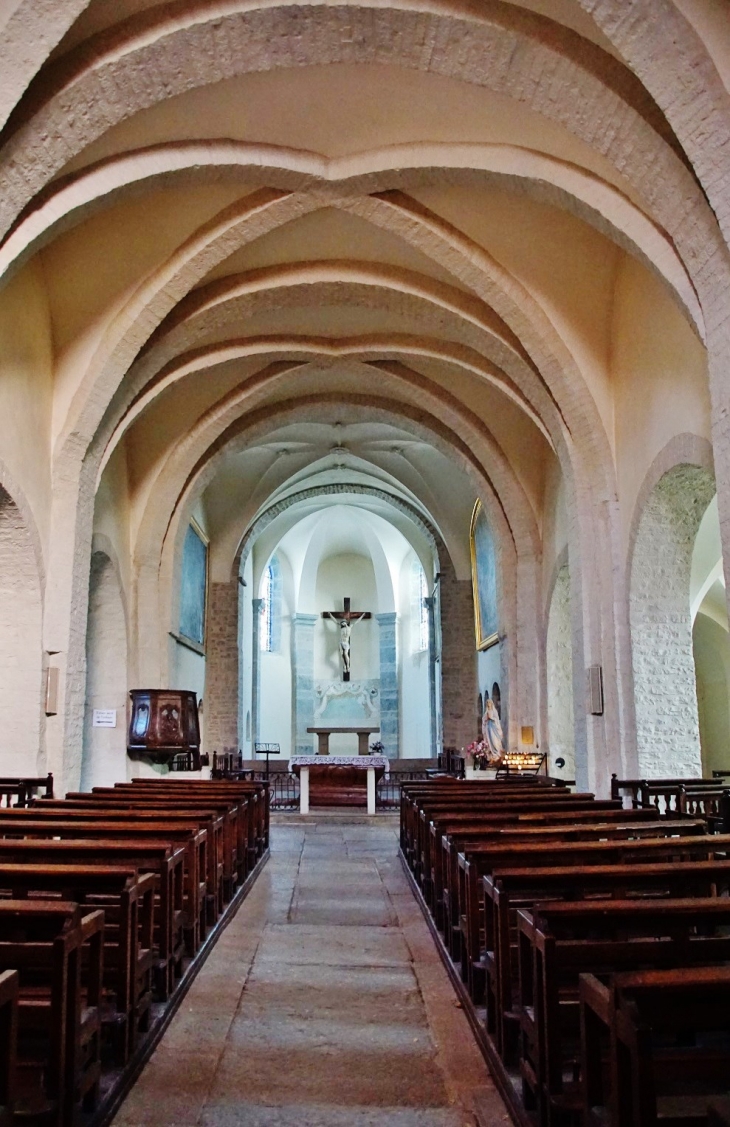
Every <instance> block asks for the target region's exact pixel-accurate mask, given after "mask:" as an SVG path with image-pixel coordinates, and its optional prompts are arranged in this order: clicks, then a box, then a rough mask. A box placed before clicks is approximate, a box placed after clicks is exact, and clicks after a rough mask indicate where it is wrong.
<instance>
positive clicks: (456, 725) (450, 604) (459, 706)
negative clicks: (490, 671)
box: [440, 552, 479, 747]
mask: <svg viewBox="0 0 730 1127" xmlns="http://www.w3.org/2000/svg"><path fill="white" fill-rule="evenodd" d="M440 597H441V621H442V622H443V623H445V624H446V625H445V629H444V630H443V631H442V639H441V708H442V714H443V738H444V746H445V747H466V745H467V744H470V743H471V741H472V740H473V739H474V737H475V735H476V733H477V720H478V710H477V694H478V692H479V689H478V685H477V651H476V644H475V640H474V596H473V593H472V586H471V580H470V579H457V578H456V574H455V572H454V565H453V564H452V562H451V560H450V559H449V557H448V555H447V553H446V552H443V553H442V557H441V584H440Z"/></svg>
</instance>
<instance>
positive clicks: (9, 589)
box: [0, 485, 44, 775]
mask: <svg viewBox="0 0 730 1127" xmlns="http://www.w3.org/2000/svg"><path fill="white" fill-rule="evenodd" d="M42 621H43V599H42V593H41V579H40V575H39V571H38V564H37V560H36V553H35V550H34V545H33V539H32V536H31V531H30V529H29V528H28V524H27V522H26V520H25V519H24V517H23V514H22V513H21V511H20V508H19V507H18V505H17V504H16V503H15V501H14V500H13V498H12V497H11V496H10V494H9V493H7V492H6V491H5V489H3V487H2V486H1V485H0V716H2V717H3V732H2V741H1V742H0V774H2V775H35V774H36V773H38V772H41V771H43V769H44V763H43V756H42V752H41V732H42V729H41V699H42V684H43V647H42Z"/></svg>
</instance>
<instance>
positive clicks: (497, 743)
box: [482, 697, 504, 762]
mask: <svg viewBox="0 0 730 1127" xmlns="http://www.w3.org/2000/svg"><path fill="white" fill-rule="evenodd" d="M482 738H483V739H484V742H485V744H486V745H487V747H488V749H489V751H488V754H489V758H490V760H491V761H492V762H494V761H495V760H497V759H501V758H502V755H503V754H504V734H503V732H502V722H501V720H500V719H499V713H498V712H497V708H496V706H495V703H494V701H493V700H492V698H491V697H487V701H486V704H485V706H484V715H483V717H482Z"/></svg>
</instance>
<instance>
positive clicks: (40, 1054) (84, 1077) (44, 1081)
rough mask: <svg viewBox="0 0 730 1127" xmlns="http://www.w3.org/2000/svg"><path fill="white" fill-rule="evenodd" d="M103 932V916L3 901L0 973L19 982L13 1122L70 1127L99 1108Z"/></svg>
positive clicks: (67, 906) (63, 906) (73, 907)
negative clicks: (35, 1118) (16, 1118)
mask: <svg viewBox="0 0 730 1127" xmlns="http://www.w3.org/2000/svg"><path fill="white" fill-rule="evenodd" d="M103 932H104V913H103V912H102V911H96V912H90V913H89V914H87V915H85V916H84V915H82V912H81V910H80V908H79V907H78V905H77V904H73V903H69V902H66V901H38V902H35V903H34V902H29V901H22V900H21V901H15V900H5V901H0V936H2V937H3V938H2V939H0V970H6V969H14V970H17V972H18V975H19V1000H18V1067H17V1073H16V1079H17V1090H16V1098H15V1113H16V1115H21V1114H22V1115H23V1116H24V1117H25V1115H27V1114H36V1115H41V1116H43V1117H44V1118H45V1120H46V1122H50V1123H52V1124H54V1125H58V1127H72V1125H73V1124H74V1122H75V1120H76V1116H77V1112H78V1110H79V1109H80V1108H81V1107H83V1108H84V1109H85V1110H87V1111H91V1110H93V1108H94V1107H95V1106H96V1103H97V1100H98V1095H99V1080H100V1076H101V1063H100V1060H101V1044H100V1040H101V1019H100V1000H101V982H102V949H103ZM6 936H9V938H5V937H6ZM82 964H83V966H82ZM82 972H83V979H84V982H83V984H82Z"/></svg>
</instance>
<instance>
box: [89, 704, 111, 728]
mask: <svg viewBox="0 0 730 1127" xmlns="http://www.w3.org/2000/svg"><path fill="white" fill-rule="evenodd" d="M92 726H93V727H94V728H116V726H117V710H116V708H95V709H94V716H93V719H92Z"/></svg>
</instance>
